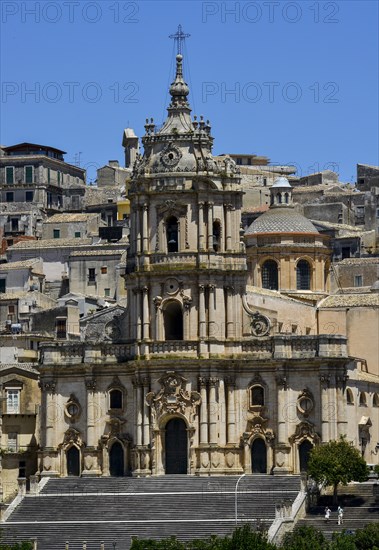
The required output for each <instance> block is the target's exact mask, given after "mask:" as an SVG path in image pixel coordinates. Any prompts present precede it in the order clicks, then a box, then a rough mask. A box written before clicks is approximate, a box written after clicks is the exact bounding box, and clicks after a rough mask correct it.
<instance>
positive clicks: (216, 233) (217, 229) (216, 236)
mask: <svg viewBox="0 0 379 550" xmlns="http://www.w3.org/2000/svg"><path fill="white" fill-rule="evenodd" d="M220 245H221V225H220V222H219V221H218V220H216V221H214V222H213V250H214V251H215V252H219V250H220Z"/></svg>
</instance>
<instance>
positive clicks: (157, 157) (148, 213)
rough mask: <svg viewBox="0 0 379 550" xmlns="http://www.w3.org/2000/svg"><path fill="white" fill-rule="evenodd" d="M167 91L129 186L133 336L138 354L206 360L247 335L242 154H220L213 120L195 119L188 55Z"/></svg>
mask: <svg viewBox="0 0 379 550" xmlns="http://www.w3.org/2000/svg"><path fill="white" fill-rule="evenodd" d="M169 92H170V96H171V101H170V104H169V106H168V109H167V111H168V115H167V118H166V120H165V122H164V123H163V125H162V126H161V127H159V126H158V125H156V124H155V123H154V120H153V119H152V118H150V119H146V125H145V135H144V136H143V138H142V143H143V147H144V152H143V155H138V156H137V160H136V163H135V165H134V172H133V175H132V182H131V186H130V192H129V199H130V203H131V232H130V249H129V254H128V266H127V275H126V285H127V289H128V302H129V308H128V309H129V324H128V326H129V340H130V341H131V342H133V344H134V346H135V356H137V357H145V358H152V357H153V356H154V355H157V354H158V355H159V354H163V355H167V353H171V352H175V351H177V352H179V353H180V355H184V356H188V357H203V358H207V357H211V356H212V355H216V354H220V353H224V352H225V350H226V348H228V350H229V351H228V353H229V352H233V342H234V341H237V340H238V339H239V340H240V339H241V335H242V311H241V310H242V308H241V307H240V304H241V299H242V295H243V294H244V292H245V284H246V260H245V251H244V247H243V244H242V243H241V240H240V222H241V204H242V189H241V184H240V176H239V171H238V168H237V166H236V165H235V163H234V161H233V160H232V159H230V158H229V157H226V158H225V159H223V160H222V161H221V160H219V159H217V158H215V157H213V156H212V145H213V137H212V135H211V126H210V123H209V121H208V120H204V118H203V116H200V117H199V118H198V117H196V116H194V117H193V118H192V117H191V108H190V105H189V102H188V95H189V87H188V85H187V83H186V82H185V80H184V75H183V56H182V54H181V53H178V54H177V56H176V71H175V77H174V80H173V82H172V84H171V86H170V89H169Z"/></svg>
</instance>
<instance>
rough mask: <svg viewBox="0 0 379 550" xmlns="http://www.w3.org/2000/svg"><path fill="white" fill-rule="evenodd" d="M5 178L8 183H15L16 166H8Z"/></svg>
mask: <svg viewBox="0 0 379 550" xmlns="http://www.w3.org/2000/svg"><path fill="white" fill-rule="evenodd" d="M5 179H6V182H7V183H8V184H12V183H14V166H7V167H6V168H5Z"/></svg>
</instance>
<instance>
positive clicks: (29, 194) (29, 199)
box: [25, 191, 34, 202]
mask: <svg viewBox="0 0 379 550" xmlns="http://www.w3.org/2000/svg"><path fill="white" fill-rule="evenodd" d="M33 198H34V193H33V191H26V192H25V202H33Z"/></svg>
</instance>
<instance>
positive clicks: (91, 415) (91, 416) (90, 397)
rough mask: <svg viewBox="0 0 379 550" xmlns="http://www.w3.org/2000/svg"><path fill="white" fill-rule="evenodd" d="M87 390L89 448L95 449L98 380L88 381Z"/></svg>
mask: <svg viewBox="0 0 379 550" xmlns="http://www.w3.org/2000/svg"><path fill="white" fill-rule="evenodd" d="M86 388H87V447H95V446H96V442H95V409H94V391H95V389H96V380H95V379H91V380H86Z"/></svg>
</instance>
